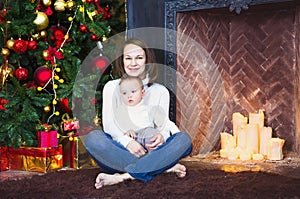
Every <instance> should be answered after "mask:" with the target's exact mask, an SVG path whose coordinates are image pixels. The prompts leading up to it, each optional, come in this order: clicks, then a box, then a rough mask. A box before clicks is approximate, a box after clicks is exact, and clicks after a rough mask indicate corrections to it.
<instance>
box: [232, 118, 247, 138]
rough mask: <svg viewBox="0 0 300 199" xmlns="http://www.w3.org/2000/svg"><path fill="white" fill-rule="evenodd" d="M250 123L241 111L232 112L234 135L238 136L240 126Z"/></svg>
mask: <svg viewBox="0 0 300 199" xmlns="http://www.w3.org/2000/svg"><path fill="white" fill-rule="evenodd" d="M247 123H248V118H247V117H245V116H243V115H242V114H241V113H238V112H236V113H233V114H232V132H233V135H235V136H238V126H243V125H246V124H247Z"/></svg>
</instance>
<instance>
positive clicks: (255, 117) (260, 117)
mask: <svg viewBox="0 0 300 199" xmlns="http://www.w3.org/2000/svg"><path fill="white" fill-rule="evenodd" d="M264 120H265V116H264V112H263V110H261V109H259V111H258V113H249V124H258V127H259V128H262V127H263V126H264Z"/></svg>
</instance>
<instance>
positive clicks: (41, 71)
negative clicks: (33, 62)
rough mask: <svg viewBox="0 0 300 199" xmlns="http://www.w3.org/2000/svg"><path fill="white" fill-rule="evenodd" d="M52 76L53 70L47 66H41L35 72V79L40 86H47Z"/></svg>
mask: <svg viewBox="0 0 300 199" xmlns="http://www.w3.org/2000/svg"><path fill="white" fill-rule="evenodd" d="M51 77H52V70H50V69H49V68H47V66H40V67H38V68H37V69H36V70H35V72H34V81H35V83H36V84H37V85H38V86H45V84H46V83H47V82H48V81H49V79H50V78H51Z"/></svg>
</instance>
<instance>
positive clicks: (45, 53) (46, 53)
mask: <svg viewBox="0 0 300 199" xmlns="http://www.w3.org/2000/svg"><path fill="white" fill-rule="evenodd" d="M42 55H43V58H44V59H46V58H47V57H48V56H49V51H48V50H43V53H42Z"/></svg>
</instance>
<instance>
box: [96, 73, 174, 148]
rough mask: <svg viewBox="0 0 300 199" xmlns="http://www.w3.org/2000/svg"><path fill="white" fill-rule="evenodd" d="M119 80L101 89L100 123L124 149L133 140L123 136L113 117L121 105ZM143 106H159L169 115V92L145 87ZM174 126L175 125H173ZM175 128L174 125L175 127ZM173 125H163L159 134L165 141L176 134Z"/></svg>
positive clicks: (154, 87) (162, 88) (159, 86)
mask: <svg viewBox="0 0 300 199" xmlns="http://www.w3.org/2000/svg"><path fill="white" fill-rule="evenodd" d="M119 82H120V79H116V80H111V81H109V82H107V83H106V84H105V86H104V89H103V107H102V122H103V128H104V132H106V133H108V134H110V135H111V136H112V138H113V139H114V140H116V141H117V142H119V143H121V144H122V145H123V146H124V147H126V146H127V145H128V143H129V142H130V141H132V140H133V139H132V138H130V137H129V136H127V135H124V133H125V131H124V129H122V128H120V125H118V122H117V121H116V118H118V117H115V115H117V114H118V109H119V108H120V107H121V105H122V103H121V100H120V88H119ZM145 91H146V92H145V96H144V99H143V100H144V104H145V105H146V106H159V107H160V108H161V109H162V110H163V111H164V112H165V113H166V115H168V113H169V102H170V95H169V91H168V90H167V89H166V88H165V87H164V86H162V85H160V84H157V83H154V84H153V85H151V86H150V87H148V86H145ZM174 125H175V124H174ZM175 127H176V125H175ZM175 127H174V126H173V125H172V127H170V125H165V127H164V129H162V130H161V132H160V133H161V134H162V135H163V136H164V139H165V140H166V139H167V138H168V137H169V136H170V131H171V133H177V132H178V131H179V129H178V128H177V127H176V128H175Z"/></svg>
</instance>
